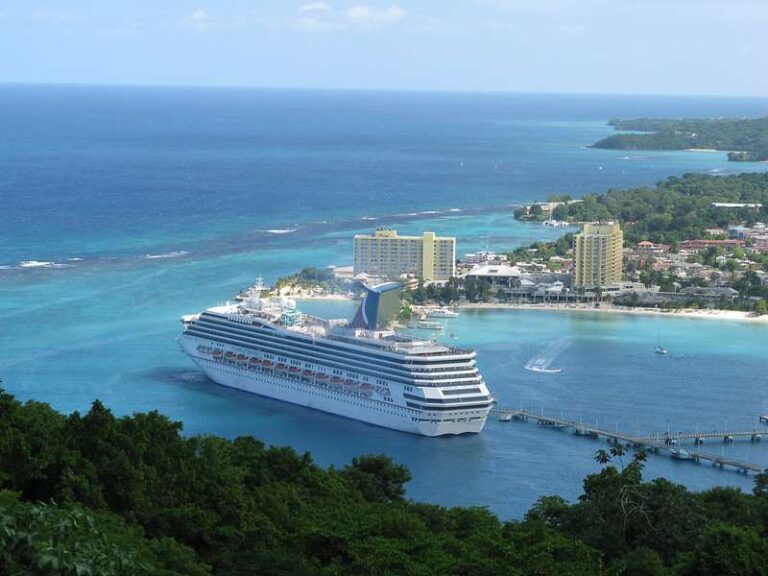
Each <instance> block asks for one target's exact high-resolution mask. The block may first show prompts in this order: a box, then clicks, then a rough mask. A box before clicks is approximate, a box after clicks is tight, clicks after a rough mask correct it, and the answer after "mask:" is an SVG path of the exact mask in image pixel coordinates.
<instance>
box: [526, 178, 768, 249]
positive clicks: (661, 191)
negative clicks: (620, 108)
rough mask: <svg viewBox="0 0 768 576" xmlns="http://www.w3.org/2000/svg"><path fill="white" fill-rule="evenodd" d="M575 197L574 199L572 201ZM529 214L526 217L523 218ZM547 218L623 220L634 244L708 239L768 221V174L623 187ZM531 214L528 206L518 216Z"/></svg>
mask: <svg viewBox="0 0 768 576" xmlns="http://www.w3.org/2000/svg"><path fill="white" fill-rule="evenodd" d="M568 199H569V198H568ZM716 203H736V204H738V203H744V204H762V205H763V206H762V208H760V209H757V208H738V207H736V208H729V207H722V206H720V207H718V206H714V204H716ZM523 212H526V214H523ZM539 213H540V214H541V216H540V217H538V218H536V219H538V220H542V219H544V218H547V217H551V218H554V219H556V220H567V221H571V222H595V221H599V220H619V221H620V222H621V223H622V228H623V229H624V237H625V239H626V240H627V242H628V243H634V242H638V241H640V240H650V241H652V242H671V243H675V242H680V241H682V240H688V239H691V238H697V237H701V236H703V235H705V230H706V229H707V228H716V227H727V226H728V225H729V224H742V223H744V224H747V225H750V224H754V223H755V222H758V221H766V220H768V173H763V172H747V173H743V174H737V175H731V176H714V175H709V174H686V175H685V176H682V177H679V178H678V177H675V176H672V177H670V178H667V179H666V180H662V181H661V182H659V183H658V184H657V185H656V186H655V187H642V188H619V189H613V190H609V191H607V192H605V193H603V194H587V195H586V196H584V197H583V198H582V199H581V200H580V201H574V202H562V203H561V204H560V205H558V206H555V208H554V209H553V210H552V213H551V215H549V214H543V213H541V210H539ZM515 216H516V217H517V218H521V217H525V216H528V217H529V219H530V215H529V213H528V209H527V208H521V209H518V210H517V211H516V212H515Z"/></svg>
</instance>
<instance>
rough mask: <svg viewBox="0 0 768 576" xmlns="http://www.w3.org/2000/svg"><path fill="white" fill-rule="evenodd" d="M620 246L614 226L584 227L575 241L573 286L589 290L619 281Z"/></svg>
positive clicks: (621, 238)
mask: <svg viewBox="0 0 768 576" xmlns="http://www.w3.org/2000/svg"><path fill="white" fill-rule="evenodd" d="M623 247H624V233H623V232H622V231H621V227H620V226H619V225H618V224H617V223H613V222H608V223H605V224H603V223H597V224H584V228H583V229H582V231H581V232H579V233H578V234H576V239H575V251H574V262H575V273H574V277H573V287H574V288H576V289H584V290H592V289H595V288H603V287H605V286H608V285H611V284H618V283H619V282H621V271H622V263H623Z"/></svg>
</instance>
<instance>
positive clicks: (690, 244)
mask: <svg viewBox="0 0 768 576" xmlns="http://www.w3.org/2000/svg"><path fill="white" fill-rule="evenodd" d="M741 246H744V240H739V239H735V238H733V239H728V240H709V239H700V238H696V239H694V240H683V241H682V242H680V243H679V244H678V247H679V248H680V250H681V251H685V252H689V253H692V254H697V253H699V252H701V251H702V250H706V249H707V248H725V249H730V250H732V249H733V248H738V247H741Z"/></svg>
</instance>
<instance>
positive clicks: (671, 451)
mask: <svg viewBox="0 0 768 576" xmlns="http://www.w3.org/2000/svg"><path fill="white" fill-rule="evenodd" d="M492 413H493V414H495V415H496V416H497V417H498V420H499V421H501V422H510V421H517V422H535V423H536V424H537V425H539V426H545V427H548V428H554V429H558V430H565V431H571V432H572V433H573V435H575V436H580V437H583V438H591V439H601V438H602V439H606V440H607V441H608V442H612V443H620V444H624V445H626V446H627V447H629V448H632V449H635V450H645V451H646V452H647V453H652V454H666V455H668V456H670V457H672V458H675V459H676V460H686V461H689V462H693V463H696V464H698V463H701V462H709V463H711V464H712V466H715V467H718V468H721V469H724V468H732V469H735V470H736V471H737V472H739V473H741V474H744V475H747V474H749V473H750V472H751V473H753V474H760V473H762V472H764V471H765V470H766V468H765V467H764V466H761V465H759V464H755V463H752V462H746V461H743V460H740V459H736V458H729V457H727V456H725V455H723V454H715V453H712V452H705V451H702V450H700V449H699V446H700V445H701V444H703V443H704V441H705V439H719V440H721V441H722V443H723V444H729V443H731V442H733V441H734V440H749V441H751V442H760V441H761V439H762V437H763V435H765V434H766V433H768V429H752V430H734V431H727V430H720V431H708V432H698V431H697V432H675V433H671V432H666V433H662V434H658V433H656V434H648V435H633V434H629V433H626V432H622V431H620V430H618V429H615V430H610V429H607V428H603V427H599V426H597V424H595V425H594V426H590V425H588V424H585V423H584V422H583V421H581V420H579V421H576V420H569V419H566V418H563V417H560V418H558V417H554V416H550V415H546V414H544V413H535V412H531V411H530V410H525V409H522V408H520V409H508V408H496V409H494V410H492ZM760 421H761V422H766V421H767V419H766V417H765V416H761V417H760ZM684 441H693V444H694V447H695V448H694V449H693V450H685V449H683V448H682V447H681V443H682V442H684Z"/></svg>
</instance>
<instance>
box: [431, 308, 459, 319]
mask: <svg viewBox="0 0 768 576" xmlns="http://www.w3.org/2000/svg"><path fill="white" fill-rule="evenodd" d="M427 317H428V318H458V317H459V313H458V312H454V311H453V310H451V309H449V308H433V309H432V310H430V311H428V312H427Z"/></svg>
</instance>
